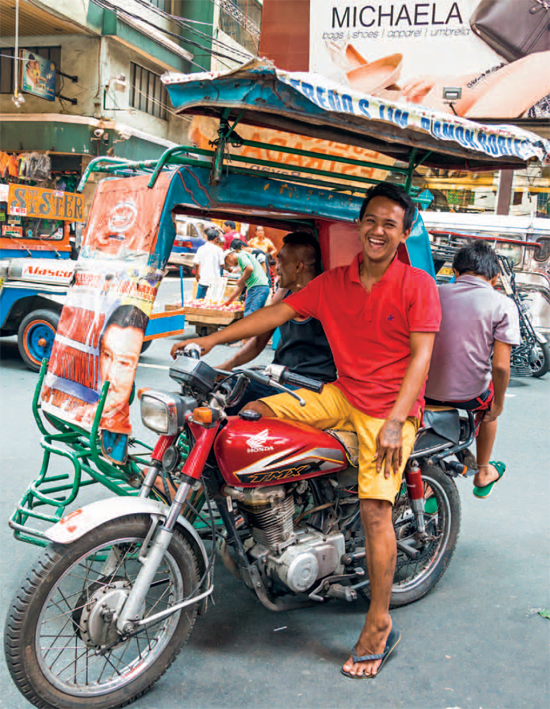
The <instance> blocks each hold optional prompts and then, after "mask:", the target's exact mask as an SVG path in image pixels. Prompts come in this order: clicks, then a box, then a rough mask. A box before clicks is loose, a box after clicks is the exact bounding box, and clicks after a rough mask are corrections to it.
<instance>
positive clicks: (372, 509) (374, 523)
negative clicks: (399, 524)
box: [343, 500, 397, 675]
mask: <svg viewBox="0 0 550 709" xmlns="http://www.w3.org/2000/svg"><path fill="white" fill-rule="evenodd" d="M361 520H362V522H363V528H364V530H365V551H366V561H367V569H368V573H369V579H370V594H371V601H370V606H369V610H368V613H367V619H366V621H365V625H364V627H363V630H362V631H361V635H360V636H359V640H358V641H357V645H356V653H357V655H359V656H362V655H378V654H380V653H382V652H384V648H385V647H386V641H387V639H388V635H389V634H390V631H391V627H392V621H391V617H390V611H389V608H390V596H391V587H392V583H393V575H394V573H395V560H396V556H397V548H396V543H395V532H394V529H393V524H392V506H391V503H390V502H387V501H386V500H361ZM380 662H381V660H373V661H372V662H358V663H354V662H353V659H352V658H351V657H350V658H349V660H348V661H347V662H346V664H345V665H344V668H343V669H344V670H345V671H346V672H349V674H352V675H375V674H376V672H377V671H378V667H379V666H380Z"/></svg>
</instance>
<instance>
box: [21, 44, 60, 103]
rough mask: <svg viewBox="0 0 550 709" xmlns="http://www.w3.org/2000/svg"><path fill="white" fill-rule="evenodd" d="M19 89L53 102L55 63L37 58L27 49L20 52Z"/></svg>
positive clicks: (36, 55)
mask: <svg viewBox="0 0 550 709" xmlns="http://www.w3.org/2000/svg"><path fill="white" fill-rule="evenodd" d="M20 55H21V59H22V60H23V61H22V62H21V89H22V90H23V91H25V92H26V93H28V94H34V95H35V96H40V98H44V99H46V101H55V74H56V66H55V62H52V61H50V60H49V59H44V58H43V57H39V56H38V54H35V53H34V52H29V51H28V50H27V49H21V50H20Z"/></svg>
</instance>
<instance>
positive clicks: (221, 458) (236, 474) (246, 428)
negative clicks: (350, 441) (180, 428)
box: [214, 416, 348, 487]
mask: <svg viewBox="0 0 550 709" xmlns="http://www.w3.org/2000/svg"><path fill="white" fill-rule="evenodd" d="M214 453H215V455H216V460H217V461H218V465H219V467H220V470H221V472H222V475H223V477H224V479H225V481H226V483H227V484H228V485H231V486H233V487H253V486H257V485H277V484H280V483H282V482H290V481H291V480H300V479H301V478H312V477H315V476H317V475H325V474H326V473H332V472H336V471H338V470H343V469H344V468H346V467H347V465H348V463H347V458H346V453H345V450H344V448H343V446H342V444H341V443H340V442H339V441H337V440H336V439H335V438H334V437H333V436H330V435H329V434H328V433H325V432H324V431H319V430H318V429H316V428H313V427H312V426H307V425H306V424H303V423H298V422H296V421H283V420H281V419H275V418H262V419H260V420H259V421H243V420H242V419H241V418H239V417H238V416H230V417H229V419H228V423H227V425H226V426H225V428H224V429H223V431H222V432H221V433H220V434H219V436H218V438H217V439H216V442H215V444H214Z"/></svg>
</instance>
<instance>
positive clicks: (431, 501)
mask: <svg viewBox="0 0 550 709" xmlns="http://www.w3.org/2000/svg"><path fill="white" fill-rule="evenodd" d="M424 512H425V513H426V514H427V515H434V514H435V513H436V512H437V500H436V499H435V496H434V495H432V496H431V497H428V499H427V500H426V502H425V503H424Z"/></svg>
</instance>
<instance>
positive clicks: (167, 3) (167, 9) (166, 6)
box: [149, 0, 172, 12]
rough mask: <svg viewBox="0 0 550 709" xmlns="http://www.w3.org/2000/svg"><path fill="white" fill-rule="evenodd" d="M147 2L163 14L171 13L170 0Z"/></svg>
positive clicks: (150, 0)
mask: <svg viewBox="0 0 550 709" xmlns="http://www.w3.org/2000/svg"><path fill="white" fill-rule="evenodd" d="M149 2H150V3H151V5H154V6H155V7H160V9H161V10H164V12H171V11H172V0H149Z"/></svg>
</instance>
